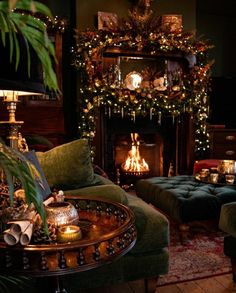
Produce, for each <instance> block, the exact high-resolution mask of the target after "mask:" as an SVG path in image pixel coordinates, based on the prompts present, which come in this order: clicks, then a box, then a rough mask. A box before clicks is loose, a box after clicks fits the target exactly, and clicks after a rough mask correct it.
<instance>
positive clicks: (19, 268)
mask: <svg viewBox="0 0 236 293" xmlns="http://www.w3.org/2000/svg"><path fill="white" fill-rule="evenodd" d="M66 201H69V202H71V203H72V204H73V205H74V206H75V207H76V208H77V210H78V212H79V218H80V220H79V226H80V228H81V231H82V238H81V239H80V240H77V241H74V242H66V243H57V242H54V243H50V244H37V245H34V244H30V245H27V246H20V245H19V246H18V245H16V246H8V245H6V243H5V242H3V241H0V273H1V274H7V275H24V276H26V275H28V276H34V277H53V278H54V284H55V286H54V292H57V293H60V292H61V293H62V292H63V293H64V292H67V291H66V289H65V288H64V287H63V284H62V283H61V280H59V277H60V276H61V275H66V274H72V273H77V272H82V271H86V270H91V269H93V268H97V267H99V266H102V265H105V264H107V263H110V262H113V261H115V259H117V258H118V257H121V256H122V255H124V254H126V253H127V252H128V251H129V250H130V249H131V248H132V247H133V246H134V244H135V241H136V236H137V235H136V228H135V226H134V214H133V213H132V211H130V209H128V208H127V207H126V206H124V205H122V204H119V203H114V202H111V201H108V200H101V199H98V198H92V197H77V196H66Z"/></svg>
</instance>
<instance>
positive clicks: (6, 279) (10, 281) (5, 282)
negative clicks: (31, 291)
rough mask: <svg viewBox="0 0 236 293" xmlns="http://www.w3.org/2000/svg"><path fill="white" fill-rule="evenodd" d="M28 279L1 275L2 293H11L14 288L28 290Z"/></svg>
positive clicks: (0, 285)
mask: <svg viewBox="0 0 236 293" xmlns="http://www.w3.org/2000/svg"><path fill="white" fill-rule="evenodd" d="M28 280H29V278H28V277H24V276H18V277H14V276H4V275H0V292H5V293H11V292H12V289H13V288H18V289H21V290H23V289H27V281H28Z"/></svg>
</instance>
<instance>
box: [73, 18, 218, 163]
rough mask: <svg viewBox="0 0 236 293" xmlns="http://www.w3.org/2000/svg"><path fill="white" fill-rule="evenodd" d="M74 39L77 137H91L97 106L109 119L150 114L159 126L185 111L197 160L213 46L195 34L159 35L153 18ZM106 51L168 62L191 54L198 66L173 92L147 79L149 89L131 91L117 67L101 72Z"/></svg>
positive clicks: (204, 142)
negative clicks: (192, 128)
mask: <svg viewBox="0 0 236 293" xmlns="http://www.w3.org/2000/svg"><path fill="white" fill-rule="evenodd" d="M76 41H77V42H76V46H75V48H73V50H72V55H73V62H72V64H73V66H75V67H76V69H77V70H78V72H79V74H80V80H81V87H80V95H79V106H80V109H79V111H80V121H79V124H78V129H79V135H80V136H81V137H86V138H88V139H90V140H92V139H93V138H94V136H95V128H96V121H95V117H96V113H97V109H98V108H99V107H101V106H102V107H103V108H104V109H105V112H106V113H107V115H109V116H111V115H121V117H124V116H129V117H130V119H131V120H133V121H135V118H136V116H139V115H142V116H147V115H149V117H150V119H152V118H153V117H155V116H157V119H158V123H161V118H162V115H171V116H172V117H173V120H175V119H178V118H179V117H180V115H181V114H182V113H184V112H188V113H190V115H191V117H192V119H193V120H194V124H195V153H196V157H197V158H200V157H202V156H203V155H204V153H205V151H206V150H207V149H208V148H209V135H208V132H207V117H208V111H209V106H208V104H209V101H208V85H209V78H210V69H211V63H209V61H208V58H207V53H208V50H209V49H210V48H211V47H212V45H211V44H208V43H207V42H204V41H202V40H197V39H196V38H195V36H194V34H193V33H189V32H180V31H179V32H171V31H167V30H165V31H163V30H162V28H161V26H159V25H158V24H157V21H154V20H153V19H151V20H149V21H148V22H145V23H140V22H138V21H135V20H134V19H132V18H131V19H130V20H128V21H123V22H122V24H121V25H120V26H119V28H117V29H116V30H114V29H113V30H112V31H105V30H96V31H89V30H88V31H85V32H79V31H77V32H76ZM110 49H113V50H114V49H118V50H119V51H132V52H136V53H138V54H140V56H142V54H145V55H147V54H148V55H149V56H154V57H155V58H158V56H162V57H163V56H164V57H165V56H166V58H167V59H168V56H169V55H171V54H172V56H178V58H188V57H189V56H192V57H193V56H194V58H196V62H195V64H194V65H193V66H191V68H189V69H188V70H187V71H186V72H183V74H182V75H181V79H180V80H179V81H178V85H177V87H175V88H174V87H172V88H171V89H168V90H166V91H158V90H156V88H155V86H154V85H155V80H154V81H153V80H152V82H150V81H148V86H145V85H144V86H141V87H138V88H136V89H134V90H129V89H128V88H127V87H124V85H123V83H122V82H121V81H120V80H119V78H118V75H119V72H118V71H119V68H117V67H111V68H110V69H109V70H107V72H103V71H102V57H103V54H104V52H106V51H107V50H110ZM168 54H169V55H168ZM149 78H150V76H149ZM156 80H157V79H156Z"/></svg>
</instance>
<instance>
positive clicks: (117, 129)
mask: <svg viewBox="0 0 236 293" xmlns="http://www.w3.org/2000/svg"><path fill="white" fill-rule="evenodd" d="M103 123H104V124H103V128H102V129H103V131H102V133H103V135H102V137H103V143H102V144H101V146H102V153H103V166H104V170H105V171H106V173H107V174H108V176H109V178H110V179H111V180H113V181H114V182H117V183H121V184H126V183H127V181H129V182H132V181H134V182H135V181H136V180H137V179H140V178H143V177H145V178H146V177H154V176H167V175H168V170H169V166H170V163H171V162H172V163H173V164H175V159H176V158H175V156H176V124H175V123H173V119H172V118H171V117H163V119H162V121H161V124H160V123H158V120H157V119H152V120H150V119H149V117H137V119H136V120H135V123H134V122H133V121H131V120H130V118H126V117H123V118H121V117H113V116H112V117H110V118H109V117H107V116H106V115H104V116H103ZM134 147H135V148H134ZM132 152H133V153H135V154H136V155H137V152H138V155H139V156H140V157H141V158H139V159H138V160H139V163H140V162H143V159H144V160H145V162H146V164H147V165H148V169H147V170H143V171H142V172H140V170H139V169H138V168H136V166H135V168H133V169H132V168H131V169H129V168H128V170H127V169H126V168H125V169H124V166H125V163H126V160H127V159H129V162H128V163H127V165H126V166H129V164H130V162H131V161H132V160H133V161H135V160H134V158H132V157H131V156H130V155H131V154H132ZM141 165H142V164H141ZM143 166H146V165H145V164H143ZM143 166H142V167H143ZM119 180H120V181H121V182H118V181H119Z"/></svg>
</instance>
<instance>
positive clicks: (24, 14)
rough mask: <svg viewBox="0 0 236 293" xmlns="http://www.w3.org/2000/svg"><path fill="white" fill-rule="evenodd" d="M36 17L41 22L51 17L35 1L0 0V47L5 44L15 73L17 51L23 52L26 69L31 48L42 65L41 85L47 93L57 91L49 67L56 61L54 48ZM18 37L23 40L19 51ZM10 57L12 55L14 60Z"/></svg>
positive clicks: (41, 23) (42, 23)
mask: <svg viewBox="0 0 236 293" xmlns="http://www.w3.org/2000/svg"><path fill="white" fill-rule="evenodd" d="M39 15H41V16H42V18H44V19H46V18H49V19H51V18H52V14H51V12H50V9H49V8H48V7H47V6H46V5H44V4H43V3H41V2H38V1H33V0H4V1H0V33H1V42H2V45H3V46H5V45H6V43H9V50H10V59H11V60H10V62H12V63H13V62H14V63H15V69H16V70H17V68H18V65H19V63H20V62H21V53H22V52H21V50H27V55H28V63H29V64H28V68H30V49H32V50H33V51H34V52H35V53H36V55H37V57H38V58H39V60H40V62H41V64H42V68H43V72H44V83H45V86H47V87H48V88H49V90H53V91H58V84H57V78H56V73H55V70H54V68H53V62H55V61H56V58H55V48H54V45H53V43H52V42H51V41H50V39H49V37H48V34H47V27H46V25H45V22H44V21H43V20H42V18H39V17H38V16H39ZM18 36H20V37H21V38H23V40H24V43H25V46H24V48H23V49H22V48H21V47H20V45H19V38H18ZM0 56H1V52H0ZM13 56H15V58H14V60H13ZM29 74H30V72H29Z"/></svg>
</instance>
